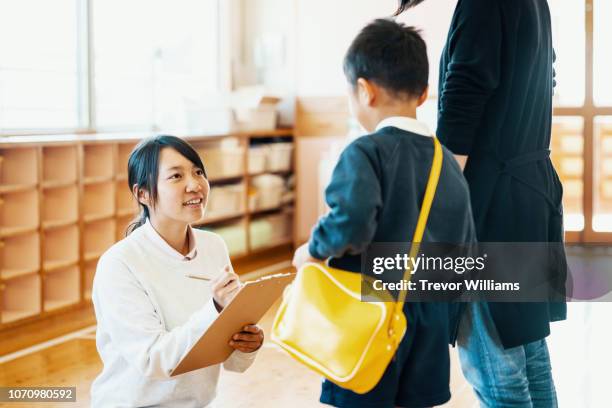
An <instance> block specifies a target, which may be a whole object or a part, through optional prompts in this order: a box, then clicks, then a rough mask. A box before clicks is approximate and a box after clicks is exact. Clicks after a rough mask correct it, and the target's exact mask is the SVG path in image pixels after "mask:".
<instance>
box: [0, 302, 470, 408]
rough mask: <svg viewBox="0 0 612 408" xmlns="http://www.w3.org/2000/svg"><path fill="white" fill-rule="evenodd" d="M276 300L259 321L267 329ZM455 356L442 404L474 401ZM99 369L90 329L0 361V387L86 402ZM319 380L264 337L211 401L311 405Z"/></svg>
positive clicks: (233, 405) (223, 405) (252, 407)
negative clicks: (57, 389) (72, 394)
mask: <svg viewBox="0 0 612 408" xmlns="http://www.w3.org/2000/svg"><path fill="white" fill-rule="evenodd" d="M277 307H278V305H275V306H274V307H273V308H272V309H271V310H270V312H268V313H267V314H266V316H265V317H264V319H263V321H262V322H261V323H260V324H261V326H262V327H263V329H264V330H265V331H266V332H269V329H270V326H271V323H272V318H273V316H274V312H275V310H276V308H277ZM458 367H459V365H458V362H457V361H456V360H455V361H453V373H452V380H451V385H452V390H453V399H452V400H451V402H450V403H448V404H446V405H445V407H454V408H464V407H472V406H475V405H474V397H473V396H472V391H471V389H470V388H469V387H468V386H467V384H466V383H465V380H463V377H462V376H461V373H460V372H459V369H458ZM101 369H102V363H101V361H100V359H99V357H98V353H97V351H96V345H95V337H94V331H93V330H92V331H91V333H88V334H83V335H82V336H80V337H79V338H77V339H73V340H69V341H67V342H65V343H63V344H60V345H56V346H53V347H51V348H48V349H45V350H42V351H39V352H36V353H33V354H30V355H28V356H25V357H21V358H19V359H16V360H13V361H10V362H7V363H4V364H2V365H0V384H1V385H2V386H30V387H32V386H62V387H74V386H76V387H77V402H76V403H64V404H60V403H54V404H53V407H54V408H55V407H66V408H68V407H70V408H76V407H88V406H89V402H90V397H89V387H90V385H91V382H92V381H93V379H94V378H95V377H96V376H97V375H98V373H99V372H100V371H101ZM320 384H321V379H320V377H319V376H318V375H317V374H314V373H312V372H310V371H309V370H307V369H305V368H304V367H302V366H300V365H299V364H297V363H295V362H294V361H293V360H292V359H290V358H289V357H287V356H286V355H285V354H284V353H283V352H281V351H280V350H279V349H278V348H277V347H276V346H274V345H273V344H272V343H270V342H269V341H267V340H266V341H265V343H264V346H263V347H262V349H261V350H260V351H259V354H258V356H257V359H256V360H255V363H254V364H253V366H252V367H251V368H249V370H248V371H247V373H245V374H238V373H231V372H223V373H222V375H221V380H220V383H219V387H218V391H217V393H218V397H217V400H216V401H215V404H216V405H215V406H216V407H218V408H247V407H248V408H259V407H261V408H276V407H279V408H284V407H291V408H312V407H319V406H321V407H322V406H324V405H322V404H319V403H318V402H317V401H318V397H319V390H320ZM4 406H5V407H7V408H13V407H14V408H17V407H24V408H26V407H27V408H30V407H36V406H40V407H49V406H50V405H49V403H40V404H32V403H27V404H25V403H24V404H20V403H11V404H4V405H3V404H1V403H0V407H4Z"/></svg>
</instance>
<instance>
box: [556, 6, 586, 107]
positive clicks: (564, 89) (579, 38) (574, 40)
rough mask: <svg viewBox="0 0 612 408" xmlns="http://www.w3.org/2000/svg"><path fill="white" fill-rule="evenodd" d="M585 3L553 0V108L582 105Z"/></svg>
mask: <svg viewBox="0 0 612 408" xmlns="http://www.w3.org/2000/svg"><path fill="white" fill-rule="evenodd" d="M584 2H585V0H552V1H551V2H550V14H551V21H552V30H553V47H554V48H555V53H556V56H557V59H556V61H555V72H556V80H557V86H556V88H555V97H554V101H555V105H556V106H582V105H583V103H584V95H585V92H584V91H585V90H584V75H585V59H584V55H585V34H586V30H585V24H584V23H585V21H584V9H585V3H584Z"/></svg>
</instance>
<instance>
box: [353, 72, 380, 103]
mask: <svg viewBox="0 0 612 408" xmlns="http://www.w3.org/2000/svg"><path fill="white" fill-rule="evenodd" d="M357 100H358V101H359V102H360V103H362V104H364V105H366V106H372V105H373V104H374V102H375V101H376V89H375V87H374V85H373V84H372V83H371V82H370V81H368V80H367V79H364V78H359V79H358V80H357Z"/></svg>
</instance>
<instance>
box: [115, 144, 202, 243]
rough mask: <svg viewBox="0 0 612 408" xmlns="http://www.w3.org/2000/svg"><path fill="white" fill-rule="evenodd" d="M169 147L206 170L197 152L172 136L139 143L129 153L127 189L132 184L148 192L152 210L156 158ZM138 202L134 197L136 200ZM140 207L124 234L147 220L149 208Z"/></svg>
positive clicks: (154, 195) (154, 198)
mask: <svg viewBox="0 0 612 408" xmlns="http://www.w3.org/2000/svg"><path fill="white" fill-rule="evenodd" d="M165 147H170V148H172V149H174V150H176V151H177V152H178V153H180V154H181V155H182V156H183V157H185V158H186V159H187V160H189V161H190V162H192V163H193V165H194V166H196V167H197V168H199V169H202V171H203V172H204V177H207V176H206V170H205V169H204V164H203V163H202V159H201V158H200V156H199V155H198V153H197V152H196V151H195V150H194V148H193V147H192V146H191V145H190V144H189V143H187V142H186V141H184V140H183V139H180V138H178V137H176V136H168V135H160V136H155V137H150V138H147V139H144V140H142V141H141V142H140V143H138V145H137V146H136V147H135V148H134V150H132V153H130V158H129V159H128V187H129V189H130V192H132V191H133V190H132V188H133V186H134V185H137V186H138V189H139V190H140V189H143V190H146V191H148V192H149V196H150V197H151V206H152V207H154V206H155V203H156V202H157V178H158V175H159V155H160V152H161V151H162V149H163V148H165ZM136 199H138V197H136ZM138 205H139V206H140V214H139V215H138V216H137V217H136V218H135V219H134V221H132V222H131V223H130V225H128V227H127V230H126V232H125V235H126V236H127V235H129V234H131V233H132V232H133V231H134V230H135V229H136V228H138V227H140V226H142V225H144V223H145V222H146V220H147V218H149V208H148V207H147V206H146V205H144V204H142V203H140V202H139V203H138Z"/></svg>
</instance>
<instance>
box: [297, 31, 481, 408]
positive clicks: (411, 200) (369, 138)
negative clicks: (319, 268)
mask: <svg viewBox="0 0 612 408" xmlns="http://www.w3.org/2000/svg"><path fill="white" fill-rule="evenodd" d="M428 71H429V64H428V61H427V53H426V46H425V43H424V41H423V40H422V38H421V37H420V36H419V34H418V32H417V31H416V30H415V29H414V28H412V27H406V26H405V25H403V24H399V23H396V22H393V21H390V20H376V21H374V22H372V23H371V24H369V25H368V26H366V27H365V28H364V29H363V30H362V31H361V33H359V35H358V36H357V38H355V40H354V41H353V43H352V45H351V46H350V48H349V50H348V52H347V54H346V57H345V59H344V72H345V74H346V77H347V79H348V82H349V85H350V91H349V94H350V105H351V110H352V112H354V114H355V116H356V118H357V119H358V120H359V122H360V123H361V125H362V126H363V127H364V128H365V129H366V130H367V131H368V132H369V133H370V134H368V135H366V136H362V137H360V138H358V139H357V140H355V141H354V142H353V143H351V144H350V145H349V146H348V147H347V148H346V149H345V150H344V151H343V153H342V155H341V157H340V159H339V161H338V163H337V165H336V167H335V169H334V172H333V175H332V180H331V182H330V184H329V186H328V187H327V189H326V191H325V197H326V201H327V204H328V205H329V207H330V212H329V213H328V214H327V215H326V216H324V217H322V218H321V219H320V220H319V222H318V223H317V225H316V227H315V228H314V229H313V231H312V235H311V237H310V241H309V242H308V244H305V245H303V246H302V247H300V248H299V249H298V250H297V251H296V253H295V257H294V265H295V266H296V267H299V266H301V265H302V264H303V263H304V262H307V261H312V260H323V259H328V258H331V259H330V265H331V266H334V267H337V268H341V269H345V270H352V271H356V272H358V271H360V269H361V258H360V255H361V254H362V253H364V252H365V251H366V250H367V249H368V247H369V246H370V245H372V244H373V243H375V242H409V241H410V240H411V239H412V234H413V232H414V229H415V226H416V222H417V218H418V215H419V211H420V209H421V204H422V200H423V195H424V192H425V187H426V185H427V181H428V179H429V173H430V170H431V165H432V161H433V154H434V143H433V139H432V134H431V132H430V131H429V130H428V129H427V126H426V125H425V124H423V123H422V122H419V121H417V120H416V119H415V118H416V109H417V107H419V106H420V105H422V104H423V102H425V100H426V99H427V90H428V75H429V72H428ZM443 153H444V159H443V166H442V171H441V175H440V181H439V184H438V188H437V191H436V196H435V199H434V202H433V205H432V208H431V212H430V215H429V220H428V222H427V228H426V231H425V235H424V237H423V242H446V243H466V242H473V241H474V239H475V233H474V223H473V220H472V212H471V208H470V201H469V193H468V186H467V183H466V181H465V179H464V178H463V174H462V172H461V169H460V168H459V166H458V165H457V162H456V161H455V159H454V158H453V155H452V154H451V153H450V152H449V151H448V150H447V149H444V152H443ZM404 313H405V315H406V318H407V321H408V329H407V332H406V334H405V336H404V338H403V340H402V342H401V344H400V347H399V348H398V351H397V354H396V356H395V358H394V359H393V361H392V362H391V364H390V365H389V367H388V368H387V370H386V372H385V374H384V376H383V378H382V379H381V381H380V382H379V384H378V385H377V386H376V387H375V388H374V389H373V390H372V391H370V392H368V393H366V394H362V395H360V394H356V393H353V392H351V391H348V390H345V389H343V388H340V387H339V386H337V385H335V384H333V383H331V382H329V381H325V382H324V383H323V388H322V393H321V402H323V403H326V404H330V405H334V406H337V407H351V408H359V407H372V408H386V407H389V408H393V407H431V406H434V405H440V404H443V403H445V402H447V401H448V400H449V399H450V390H449V377H450V361H449V352H448V342H449V339H450V340H451V341H454V336H455V331H456V330H455V329H456V323H457V322H455V321H452V319H451V318H450V317H451V306H449V304H447V303H406V304H405V305H404Z"/></svg>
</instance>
